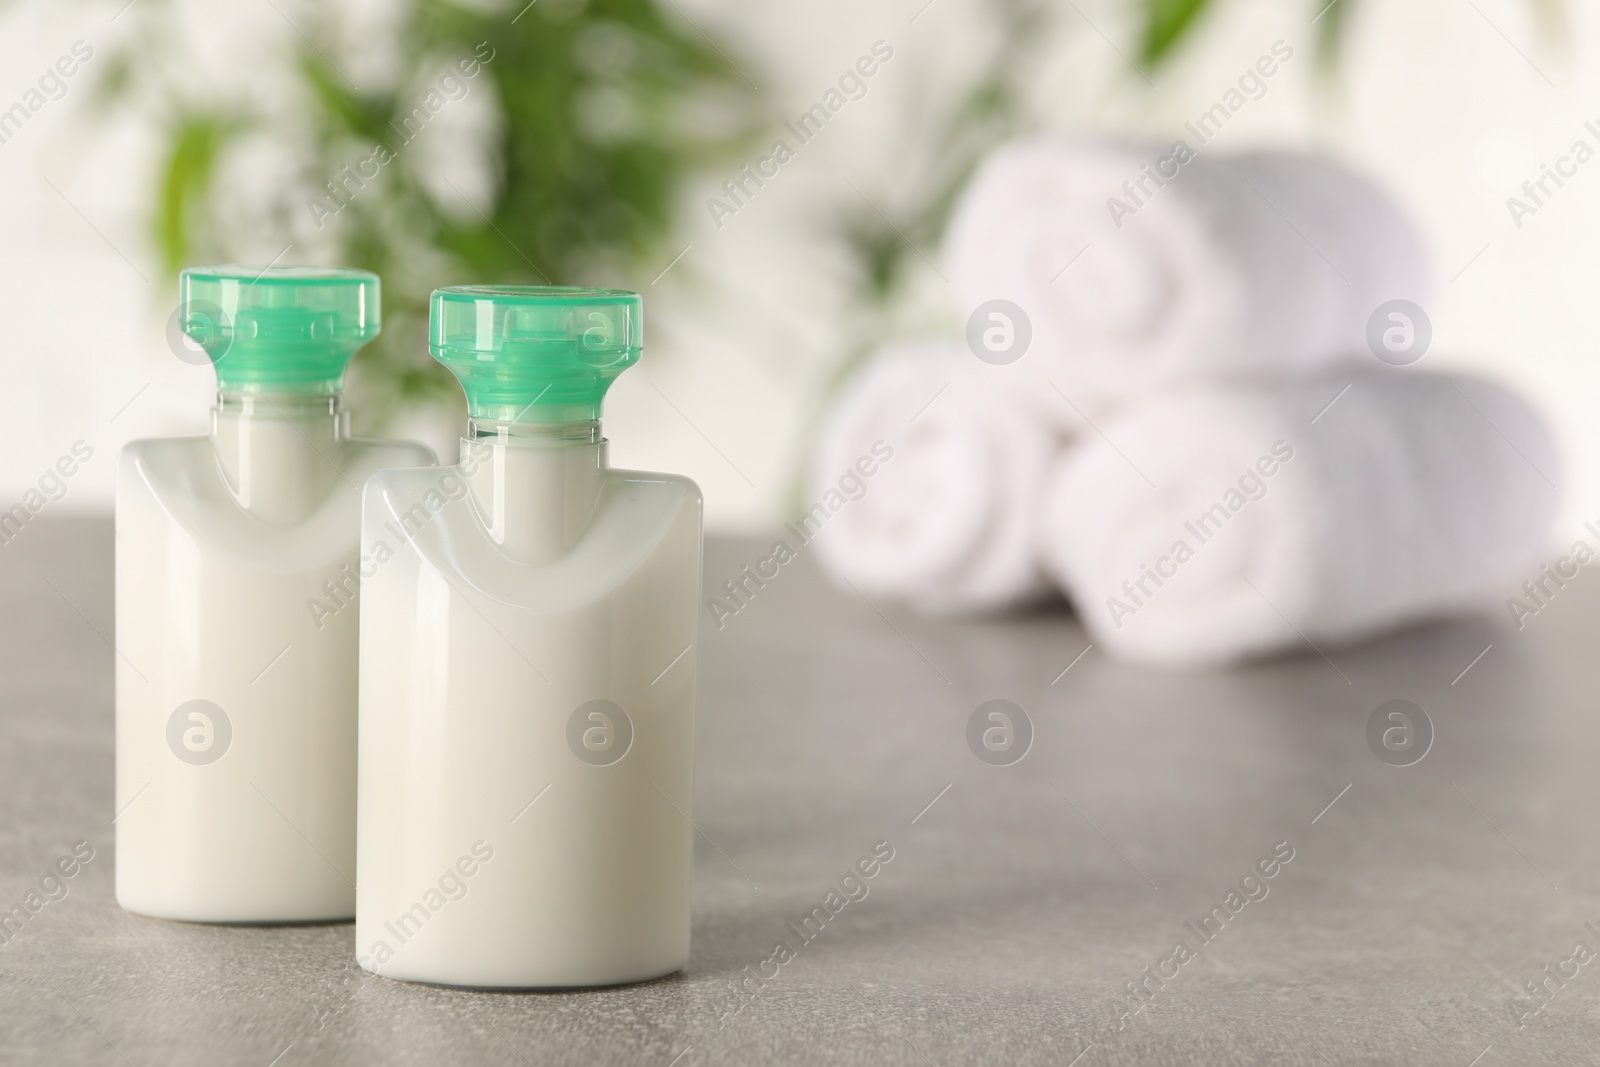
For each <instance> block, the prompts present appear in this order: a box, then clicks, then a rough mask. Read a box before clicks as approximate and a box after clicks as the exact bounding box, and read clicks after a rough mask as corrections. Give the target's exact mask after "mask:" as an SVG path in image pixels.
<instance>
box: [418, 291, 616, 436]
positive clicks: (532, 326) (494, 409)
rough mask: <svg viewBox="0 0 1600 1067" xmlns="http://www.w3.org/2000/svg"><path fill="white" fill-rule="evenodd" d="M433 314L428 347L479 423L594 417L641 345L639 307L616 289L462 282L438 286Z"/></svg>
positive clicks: (596, 417)
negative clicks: (463, 394)
mask: <svg viewBox="0 0 1600 1067" xmlns="http://www.w3.org/2000/svg"><path fill="white" fill-rule="evenodd" d="M429 312H430V313H429V316H428V349H429V351H431V352H432V353H433V358H434V359H436V360H438V361H439V362H440V363H443V364H444V365H445V366H446V367H448V368H449V369H450V373H452V374H454V375H455V376H456V378H458V379H459V380H460V382H461V388H462V390H463V391H465V392H466V394H467V413H468V414H470V415H471V416H472V417H473V418H475V419H491V420H494V421H498V422H583V421H586V420H589V419H598V418H599V417H600V402H601V400H603V399H604V398H605V395H606V389H608V388H609V387H610V385H611V382H612V380H613V379H615V378H616V376H617V375H619V374H621V373H622V372H623V371H625V370H627V369H628V368H629V367H631V366H633V364H635V363H637V362H638V360H639V350H640V349H641V348H642V347H643V344H644V301H643V300H641V299H640V297H639V294H638V293H630V292H627V291H625V290H622V289H569V288H562V287H550V286H538V285H460V286H452V287H451V288H448V289H435V290H434V291H433V300H432V306H431V308H430V309H429Z"/></svg>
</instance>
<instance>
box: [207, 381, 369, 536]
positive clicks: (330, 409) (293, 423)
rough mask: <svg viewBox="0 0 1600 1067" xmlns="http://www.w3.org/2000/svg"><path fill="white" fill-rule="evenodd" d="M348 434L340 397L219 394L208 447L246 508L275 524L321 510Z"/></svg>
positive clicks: (289, 522)
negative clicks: (213, 452) (214, 452)
mask: <svg viewBox="0 0 1600 1067" xmlns="http://www.w3.org/2000/svg"><path fill="white" fill-rule="evenodd" d="M346 436H347V432H346V415H345V411H344V405H343V401H342V399H341V396H340V394H338V393H321V394H282V395H274V394H269V393H239V392H228V391H224V392H219V393H218V394H217V400H216V404H215V405H214V406H213V407H212V409H211V444H212V447H213V449H215V451H216V455H217V466H218V468H219V469H220V470H221V472H222V478H223V481H224V482H225V483H226V484H227V486H228V491H229V492H231V493H232V494H233V498H234V500H236V501H237V502H238V504H239V506H240V507H241V508H243V509H244V510H245V511H247V512H249V513H250V514H251V515H254V516H255V517H256V518H258V519H261V520H262V521H263V522H270V523H274V524H278V525H288V524H291V523H295V522H299V521H301V520H303V519H305V518H307V517H308V516H310V515H311V513H312V512H314V511H316V509H317V508H318V506H320V505H321V503H322V501H323V499H324V498H325V497H326V496H327V495H328V490H329V489H330V488H331V487H332V486H333V484H334V483H335V482H336V481H338V480H339V479H340V477H342V475H341V472H340V470H339V467H338V451H339V444H340V442H341V441H343V440H344V438H345V437H346Z"/></svg>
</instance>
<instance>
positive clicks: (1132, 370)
mask: <svg viewBox="0 0 1600 1067" xmlns="http://www.w3.org/2000/svg"><path fill="white" fill-rule="evenodd" d="M1179 158H1186V157H1184V153H1182V152H1180V153H1177V154H1176V155H1174V153H1173V150H1172V149H1166V150H1160V149H1151V148H1149V147H1147V146H1144V145H1130V144H1118V143H1112V142H1104V141H1095V140H1088V139H1067V138H1055V139H1049V138H1047V139H1037V140H1029V141H1023V142H1018V143H1015V144H1012V145H1010V146H1008V147H1006V148H1003V149H1001V150H1000V151H998V152H996V153H994V155H992V156H991V157H990V158H989V160H988V161H987V162H986V163H985V164H984V165H983V167H982V168H981V169H980V170H979V172H978V173H977V175H976V176H975V177H974V178H973V180H972V182H971V183H970V184H969V185H968V187H967V189H966V191H965V192H964V193H963V195H962V197H961V199H960V201H959V203H958V205H957V207H956V209H955V212H954V215H953V216H952V219H951V222H950V227H949V231H948V234H947V237H946V240H945V248H944V252H945V258H946V260H947V269H948V271H949V272H950V278H951V281H952V283H953V285H954V286H955V288H956V290H957V293H958V294H959V298H960V300H961V311H962V313H963V314H967V313H969V312H970V311H971V310H972V309H975V308H977V307H978V306H979V305H980V304H982V303H983V302H985V301H989V300H992V299H1005V300H1009V301H1011V302H1013V303H1015V304H1016V305H1018V306H1019V307H1021V308H1022V309H1023V311H1024V313H1025V314H1026V315H1027V316H1028V318H1029V320H1030V323H1031V325H1032V331H1033V341H1032V345H1031V347H1030V348H1029V350H1028V352H1027V353H1026V354H1025V355H1023V356H1022V357H1021V359H1020V360H1018V361H1017V362H1015V363H1013V364H1012V365H1011V367H1012V374H1011V378H1012V380H1013V385H1014V386H1015V388H1016V390H1017V391H1018V393H1019V394H1021V395H1025V396H1027V397H1030V398H1032V400H1033V402H1035V403H1036V404H1040V405H1041V406H1042V407H1043V409H1044V410H1045V411H1046V413H1047V414H1049V415H1053V416H1059V417H1061V418H1064V419H1065V420H1067V421H1068V422H1072V421H1076V420H1077V419H1078V418H1079V410H1075V409H1074V405H1076V408H1077V409H1081V410H1082V411H1086V412H1088V413H1089V414H1090V415H1091V416H1093V415H1094V414H1095V413H1096V412H1098V411H1101V410H1104V409H1105V408H1107V407H1108V406H1109V405H1111V404H1114V403H1115V402H1117V401H1119V400H1123V399H1127V398H1130V397H1135V396H1143V395H1146V394H1147V393H1149V392H1150V391H1152V390H1155V389H1159V388H1165V387H1169V386H1172V385H1175V384H1178V383H1183V382H1192V381H1199V380H1206V379H1210V380H1215V379H1219V378H1226V377H1232V376H1244V375H1250V374H1262V373H1274V374H1296V373H1300V374H1303V373H1305V372H1307V371H1311V370H1313V369H1315V368H1318V367H1322V366H1325V365H1327V364H1329V363H1330V362H1332V361H1334V360H1336V359H1340V358H1343V357H1348V356H1351V355H1353V354H1362V355H1364V354H1365V353H1366V341H1365V337H1366V323H1367V320H1368V318H1369V317H1370V316H1371V315H1372V313H1373V311H1374V310H1376V309H1377V307H1378V306H1379V305H1380V304H1382V303H1384V302H1386V301H1389V300H1393V299H1406V300H1411V301H1413V302H1415V303H1417V304H1419V305H1422V306H1423V307H1424V308H1426V305H1427V296H1428V286H1427V278H1428V274H1427V266H1426V257H1425V255H1424V252H1423V246H1422V242H1421V240H1420V238H1419V236H1418V234H1417V233H1416V231H1415V230H1414V229H1413V227H1412V226H1411V225H1410V223H1409V222H1408V221H1407V220H1406V218H1405V217H1404V215H1403V214H1402V212H1401V211H1400V209H1399V208H1398V207H1397V206H1396V205H1395V204H1394V203H1393V202H1392V201H1391V200H1390V199H1389V198H1388V197H1387V196H1385V195H1384V193H1383V192H1382V191H1380V190H1379V189H1378V188H1377V187H1376V186H1374V185H1373V184H1371V183H1370V182H1368V181H1366V180H1364V179H1362V178H1359V177H1357V176H1356V175H1354V174H1352V173H1350V172H1349V171H1346V170H1344V169H1343V168H1341V167H1340V166H1338V165H1337V164H1335V163H1333V162H1332V161H1331V160H1329V159H1327V158H1325V157H1320V156H1309V155H1301V154H1294V153H1288V152H1260V153H1250V154H1243V155H1222V154H1212V152H1211V151H1210V150H1207V149H1201V151H1200V153H1199V154H1198V155H1197V156H1194V157H1192V158H1189V159H1188V162H1186V163H1182V164H1181V165H1180V164H1179V162H1178V160H1179ZM1163 173H1166V174H1173V175H1175V176H1173V177H1170V178H1163V177H1162V175H1163ZM1158 180H1161V181H1164V182H1165V184H1164V185H1158V184H1157V181H1158ZM1124 183H1127V185H1126V186H1125V184H1124ZM1141 183H1142V188H1141ZM1130 190H1131V191H1130ZM1119 205H1120V206H1119ZM1114 216H1115V217H1114ZM1064 398H1066V399H1064Z"/></svg>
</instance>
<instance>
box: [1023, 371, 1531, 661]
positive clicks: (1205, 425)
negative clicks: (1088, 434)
mask: <svg viewBox="0 0 1600 1067" xmlns="http://www.w3.org/2000/svg"><path fill="white" fill-rule="evenodd" d="M1347 383H1348V385H1349V388H1348V391H1347V392H1344V393H1342V394H1341V390H1343V389H1344V388H1345V386H1346V384H1347ZM1336 398H1337V399H1336ZM1330 401H1332V402H1333V403H1332V405H1331V406H1329V404H1330ZM1319 413H1320V414H1319ZM1100 426H1101V429H1102V430H1104V432H1105V437H1104V439H1101V438H1099V437H1092V438H1086V439H1085V440H1084V442H1083V444H1081V445H1080V446H1078V447H1077V448H1076V449H1074V450H1072V451H1070V452H1069V453H1067V454H1066V455H1064V456H1063V458H1062V460H1061V461H1060V463H1059V464H1058V465H1057V467H1056V468H1055V470H1054V471H1053V472H1052V474H1051V475H1050V476H1049V478H1048V481H1047V484H1046V488H1045V496H1046V504H1045V507H1044V515H1043V521H1042V523H1041V526H1040V546H1041V553H1042V555H1043V556H1044V560H1045V567H1046V569H1047V570H1048V571H1049V572H1050V573H1051V574H1052V575H1053V576H1054V577H1055V578H1056V579H1057V580H1058V581H1059V582H1060V583H1062V585H1063V587H1064V588H1065V589H1066V590H1067V591H1068V594H1069V596H1071V597H1072V598H1073V600H1074V602H1075V603H1076V605H1077V606H1078V609H1079V611H1080V613H1081V614H1082V616H1083V618H1084V621H1085V623H1086V625H1087V626H1088V627H1089V629H1090V631H1091V633H1092V634H1093V636H1094V640H1095V642H1096V643H1097V644H1100V645H1102V646H1103V647H1104V648H1106V649H1108V650H1109V651H1111V652H1113V653H1115V654H1119V655H1121V656H1124V657H1126V658H1129V659H1134V660H1140V661H1144V662H1149V663H1156V664H1164V665H1170V666H1199V665H1210V664H1221V663H1226V662H1229V661H1233V660H1238V659H1242V658H1245V657H1249V656H1253V655H1257V654H1262V653H1267V652H1273V651H1279V650H1285V649H1291V648H1294V647H1296V646H1299V647H1304V645H1305V641H1306V640H1307V639H1309V640H1310V641H1312V642H1315V643H1317V644H1319V645H1321V644H1323V643H1325V642H1326V643H1334V642H1341V641H1351V640H1355V639H1359V638H1362V637H1365V636H1368V635H1370V634H1373V633H1375V632H1377V631H1379V630H1382V629H1385V628H1388V627H1392V626H1397V625H1401V624H1404V623H1408V622H1412V621H1416V620H1420V619H1424V618H1427V617H1431V616H1436V615H1439V614H1442V613H1445V612H1450V611H1456V610H1460V609H1464V608H1468V607H1472V606H1479V605H1482V604H1485V603H1490V602H1492V601H1493V600H1494V599H1495V597H1496V595H1497V594H1501V595H1503V593H1504V592H1505V591H1506V590H1508V589H1510V588H1513V587H1515V586H1516V585H1517V583H1518V582H1520V581H1521V580H1522V579H1523V578H1525V577H1527V576H1528V575H1530V574H1533V573H1535V570H1536V567H1537V559H1538V556H1539V553H1540V552H1541V551H1542V550H1543V549H1544V548H1545V547H1546V543H1547V542H1546V538H1547V537H1548V535H1549V533H1550V523H1551V519H1552V517H1553V515H1554V512H1555V508H1556V505H1557V502H1558V501H1557V497H1558V493H1557V491H1556V489H1555V486H1554V483H1555V482H1557V481H1558V470H1557V459H1556V452H1555V447H1554V444H1553V443H1552V441H1551V438H1550V434H1549V431H1548V430H1547V429H1546V427H1545V425H1544V423H1543V422H1542V421H1541V420H1540V418H1539V417H1538V415H1536V414H1535V413H1534V412H1533V410H1532V409H1530V408H1529V407H1528V406H1527V405H1526V404H1525V403H1524V402H1523V401H1522V400H1521V399H1519V398H1518V397H1516V396H1515V395H1513V394H1512V393H1510V392H1507V391H1506V390H1505V389H1503V388H1501V387H1499V386H1496V385H1493V384H1491V383H1489V382H1486V381H1482V380H1480V379H1476V378H1470V377H1466V376H1461V375H1455V374H1420V373H1416V372H1406V371H1397V370H1386V369H1370V370H1366V369H1363V370H1358V371H1346V372H1344V373H1341V374H1338V375H1333V376H1322V377H1320V378H1317V379H1312V380H1310V381H1306V382H1302V383H1292V384H1273V385H1233V386H1202V387H1198V388H1193V389H1187V390H1182V391H1176V392H1172V393H1169V394H1166V395H1163V396H1160V397H1155V398H1152V399H1151V400H1150V401H1148V402H1147V403H1145V404H1142V405H1137V406H1134V407H1131V408H1129V409H1128V410H1127V411H1126V412H1125V413H1123V414H1121V415H1119V416H1118V417H1116V418H1114V419H1109V420H1107V421H1106V422H1104V423H1101V424H1100Z"/></svg>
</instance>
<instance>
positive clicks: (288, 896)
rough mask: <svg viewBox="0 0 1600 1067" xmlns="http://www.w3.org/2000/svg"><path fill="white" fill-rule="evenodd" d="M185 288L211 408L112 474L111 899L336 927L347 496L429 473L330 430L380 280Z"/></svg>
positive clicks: (335, 278)
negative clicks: (207, 364) (388, 473)
mask: <svg viewBox="0 0 1600 1067" xmlns="http://www.w3.org/2000/svg"><path fill="white" fill-rule="evenodd" d="M181 288H182V296H181V305H180V306H181V307H182V309H183V311H184V317H183V322H184V329H185V332H186V333H188V334H189V335H190V336H191V337H193V338H194V339H195V340H196V341H198V342H199V343H200V344H201V345H202V346H203V347H204V348H205V349H206V351H207V353H208V354H209V355H210V356H211V358H212V360H213V361H214V362H215V364H216V370H217V380H218V394H217V403H216V407H215V408H214V409H213V410H212V413H211V431H210V433H209V434H208V435H206V436H204V437H177V438H168V439H159V440H147V441H136V442H134V443H132V444H130V445H128V446H127V447H126V448H125V449H124V450H123V453H122V459H121V466H120V468H119V470H118V482H117V533H116V595H117V600H116V647H117V653H118V655H117V674H116V717H117V724H116V765H117V775H116V779H117V780H116V804H117V808H118V814H117V816H116V824H115V825H116V846H117V862H116V887H117V900H118V902H119V903H120V904H121V905H122V906H123V907H125V908H128V909H129V910H131V911H137V912H141V913H143V914H146V915H156V916H162V917H165V918H171V919H189V920H196V921H206V922H302V921H317V920H330V919H348V918H350V917H351V916H352V915H354V914H355V898H356V891H355V884H354V883H355V813H356V810H355V809H356V782H355V774H356V656H357V639H356V633H357V619H358V615H359V610H358V608H357V607H356V604H355V595H356V591H357V582H358V574H357V572H356V569H355V568H356V566H357V561H358V553H357V548H356V546H357V539H358V536H359V533H360V500H361V496H360V486H361V484H362V483H363V482H364V481H365V480H366V478H367V476H368V475H369V474H371V473H372V472H373V471H375V470H378V469H380V468H382V467H400V466H408V467H409V466H417V465H419V464H425V463H430V462H432V458H433V457H432V455H431V454H430V453H429V451H428V449H426V448H425V447H423V446H421V445H416V444H410V443H399V442H384V441H367V440H357V439H353V438H351V437H350V436H349V435H348V432H347V430H346V415H345V413H344V411H343V410H342V407H341V401H340V388H341V385H342V382H343V378H344V371H345V365H346V364H347V363H348V362H349V360H350V357H351V355H352V354H353V353H354V352H355V350H356V349H357V348H359V347H360V346H361V345H363V344H365V343H367V342H368V341H370V340H371V339H372V338H373V337H375V336H377V333H378V329H379V305H378V300H379V290H378V279H377V276H376V275H373V274H369V273H367V272H365V271H346V270H315V269H300V268H286V269H277V270H267V271H261V270H259V269H255V268H243V267H216V268H211V267H208V268H194V269H190V270H186V271H184V272H183V275H182V278H181Z"/></svg>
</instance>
